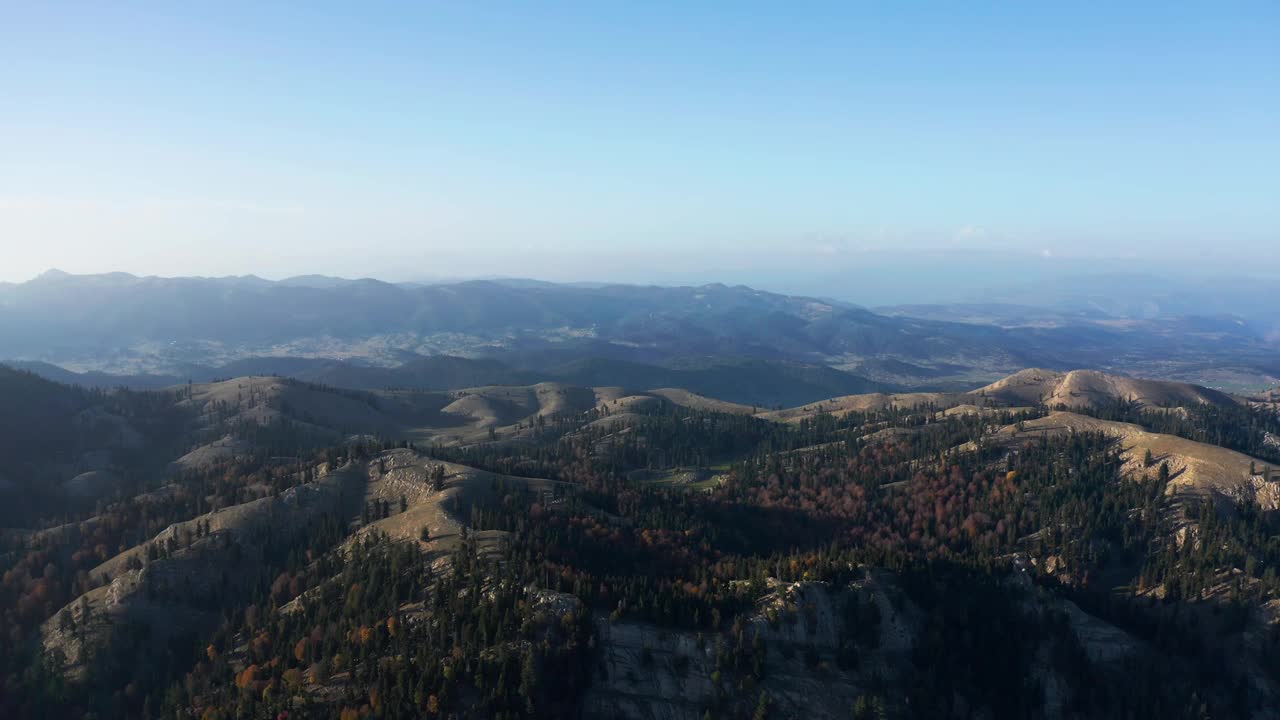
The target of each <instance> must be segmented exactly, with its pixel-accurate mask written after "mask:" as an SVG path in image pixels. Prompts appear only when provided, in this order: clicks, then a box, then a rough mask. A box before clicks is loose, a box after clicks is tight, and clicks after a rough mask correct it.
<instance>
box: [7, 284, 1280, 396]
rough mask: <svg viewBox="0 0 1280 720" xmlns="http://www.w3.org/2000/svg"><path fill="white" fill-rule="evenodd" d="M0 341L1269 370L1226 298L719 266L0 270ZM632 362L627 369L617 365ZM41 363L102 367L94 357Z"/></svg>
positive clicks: (577, 374) (500, 358)
mask: <svg viewBox="0 0 1280 720" xmlns="http://www.w3.org/2000/svg"><path fill="white" fill-rule="evenodd" d="M423 356H433V357H434V356H453V357H449V358H448V359H437V360H432V361H424V360H423ZM0 358H3V359H7V360H17V361H27V362H31V361H39V362H47V363H54V364H57V365H62V366H65V367H75V368H78V369H81V370H87V371H93V372H109V373H112V374H125V375H130V376H134V379H133V380H132V381H130V382H131V383H133V384H144V383H153V384H154V383H157V382H168V381H170V380H175V379H176V380H178V381H182V382H185V381H186V379H187V378H189V377H192V376H194V375H197V374H201V373H203V374H201V375H200V377H201V378H204V377H209V376H211V374H212V373H216V374H217V375H220V376H232V375H242V374H246V371H248V370H252V369H253V368H255V367H256V368H259V369H261V370H262V371H264V372H268V371H269V373H270V374H287V375H292V376H295V377H308V378H312V379H315V380H316V381H318V382H325V383H329V384H333V385H336V386H343V387H388V386H413V387H436V388H443V387H462V386H467V385H475V384H477V382H481V383H483V382H504V383H505V382H526V381H529V380H531V379H534V378H536V379H539V380H545V379H564V380H565V381H568V382H579V381H582V380H584V378H583V377H582V376H583V375H590V376H591V377H592V378H594V379H593V380H592V383H593V384H599V383H598V382H596V381H604V382H608V383H612V384H622V385H633V384H634V385H639V386H654V385H679V386H682V387H689V388H691V389H696V390H698V391H707V392H710V393H712V394H716V395H719V396H721V397H725V398H726V399H732V398H734V397H737V398H739V399H746V398H747V396H752V399H751V400H750V401H752V402H756V401H760V399H762V398H763V397H764V396H763V394H761V393H758V392H751V391H749V390H737V391H735V390H734V389H733V388H729V389H728V391H727V392H725V391H723V390H724V386H725V385H733V387H740V386H741V387H747V388H749V387H751V386H752V384H753V383H765V384H768V383H775V382H777V378H776V377H774V376H776V375H778V374H779V373H781V374H782V375H785V376H786V377H788V378H790V380H789V382H794V383H797V384H798V385H797V387H799V386H801V385H806V384H807V385H809V386H811V387H809V388H808V389H806V390H797V391H795V392H793V391H791V390H787V391H785V392H783V393H782V394H781V396H779V397H772V398H769V399H770V401H773V402H782V403H786V402H794V401H796V400H797V399H799V398H801V397H804V396H806V393H807V394H810V395H812V396H815V397H817V396H824V395H825V396H829V395H831V394H839V393H841V392H846V393H847V392H858V391H866V390H868V389H871V388H872V387H873V386H877V385H878V386H880V387H885V386H899V385H900V386H912V387H926V386H927V387H930V388H938V389H961V388H967V387H974V386H977V385H979V384H982V383H983V382H986V381H990V380H993V379H995V378H996V377H999V376H1001V375H1003V374H1007V373H1009V372H1012V371H1014V370H1017V369H1019V368H1023V367H1028V366H1035V367H1046V368H1056V369H1065V368H1079V367H1086V368H1100V369H1107V370H1112V371H1119V372H1126V373H1131V374H1144V375H1148V376H1152V377H1179V379H1188V380H1193V381H1194V380H1197V379H1201V378H1199V377H1198V376H1196V375H1195V373H1199V372H1202V371H1203V370H1205V369H1210V370H1213V371H1215V372H1222V371H1224V369H1227V370H1230V371H1231V373H1233V374H1232V375H1231V377H1232V378H1233V381H1234V380H1239V381H1240V382H1241V383H1245V384H1250V383H1251V384H1254V385H1263V384H1266V382H1267V378H1273V377H1274V376H1276V375H1280V359H1278V358H1277V352H1276V348H1275V346H1274V345H1273V344H1272V342H1271V341H1270V340H1268V338H1267V337H1265V335H1264V334H1263V333H1262V332H1260V331H1258V330H1256V329H1255V328H1254V327H1252V326H1251V325H1249V324H1248V323H1247V322H1244V321H1243V320H1241V319H1240V318H1236V317H1234V316H1221V315H1219V316H1213V317H1195V316H1178V317H1167V316H1161V317H1159V318H1153V319H1133V318H1116V317H1112V316H1108V315H1106V313H1105V312H1102V311H1101V310H1098V311H1089V312H1085V311H1080V310H1074V311H1070V312H1068V311H1063V312H1057V313H1055V312H1051V311H1046V310H1044V309H1028V307H1023V306H1016V305H1009V304H1001V305H984V306H900V307H895V308H888V309H886V310H885V311H884V312H873V311H871V310H868V309H865V308H862V307H858V306H854V305H850V304H845V303H840V302H837V301H832V300H825V299H818V298H810V297H799V296H786V295H778V294H773V293H768V292H762V291H759V290H754V289H752V288H748V287H744V286H735V287H729V286H725V285H718V284H713V285H703V286H698V287H657V286H631V285H598V286H596V285H556V284H552V283H543V282H538V281H470V282H459V283H445V284H435V285H430V284H392V283H385V282H381V281H378V280H371V279H361V280H345V279H341V278H331V277H322V276H304V277H298V278H291V279H289V280H284V281H278V282H275V281H269V280H264V279H262V278H257V277H253V276H245V277H229V278H159V277H136V276H133V275H128V274H123V273H114V274H108V275H88V276H81V275H68V274H66V273H60V272H56V271H52V272H49V273H46V274H44V275H42V276H40V277H38V278H36V279H34V280H31V281H29V282H26V283H22V284H17V285H12V284H11V285H0ZM463 358H470V359H472V360H475V361H476V362H465V361H464V360H463ZM318 360H324V361H325V362H318ZM337 360H342V361H345V362H334V361H337ZM481 361H491V362H490V364H486V363H485V362H481ZM238 363H239V364H238ZM244 363H248V366H245V365H243V364H244ZM575 364H576V365H575ZM28 367H32V368H33V369H35V370H36V371H37V372H41V373H42V374H45V375H47V376H48V375H50V374H54V375H56V372H57V371H56V370H51V369H49V368H44V369H43V370H41V369H40V368H39V367H35V366H28ZM726 367H732V368H735V369H736V370H735V372H736V373H737V375H735V374H734V373H725V372H724V368H726ZM713 368H714V369H715V372H713V373H707V372H705V371H707V370H708V369H713ZM827 369H831V372H826V370H827ZM840 371H847V372H843V373H841V372H840ZM762 372H763V373H764V374H763V375H761V373H762ZM689 373H692V375H689ZM698 373H702V375H701V376H699V375H698ZM832 373H840V374H832ZM850 373H852V375H850ZM1178 373H1191V375H1190V376H1186V377H1183V376H1179V375H1178ZM140 375H160V376H163V379H162V380H155V379H151V380H147V379H144V378H141V377H138V376H140ZM636 377H640V378H643V379H644V382H635V383H633V382H632V378H636ZM700 377H701V379H700ZM712 378H714V379H712ZM726 378H734V379H726ZM850 378H852V379H850ZM59 379H61V380H66V381H77V382H82V383H87V384H94V385H103V384H110V383H113V382H115V379H114V378H111V377H104V376H99V375H92V374H90V375H85V376H83V377H80V378H78V379H76V378H67V377H62V378H59ZM663 380H670V382H657V381H663ZM700 383H703V384H711V385H714V386H715V387H714V388H711V387H700V386H699V385H700ZM735 383H736V384H735ZM858 384H861V385H860V386H859V387H857V388H853V389H849V388H850V387H851V385H858ZM760 387H764V385H760Z"/></svg>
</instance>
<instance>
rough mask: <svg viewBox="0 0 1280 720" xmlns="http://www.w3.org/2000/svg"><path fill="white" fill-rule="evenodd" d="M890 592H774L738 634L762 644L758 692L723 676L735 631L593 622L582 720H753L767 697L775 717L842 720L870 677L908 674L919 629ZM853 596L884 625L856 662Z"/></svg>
mask: <svg viewBox="0 0 1280 720" xmlns="http://www.w3.org/2000/svg"><path fill="white" fill-rule="evenodd" d="M890 592H891V589H890V588H888V587H887V586H886V585H884V584H883V582H882V581H880V580H878V579H876V578H873V577H871V576H868V577H867V578H866V579H865V580H863V581H859V582H858V583H855V584H853V585H851V586H849V587H846V588H834V587H832V586H830V585H827V584H825V583H793V584H782V583H776V584H775V589H774V592H773V593H771V594H769V595H767V596H765V597H764V598H763V599H762V600H761V601H760V604H759V606H758V608H757V612H756V613H755V614H754V615H753V616H751V617H750V619H748V620H747V621H746V622H745V623H744V624H743V628H742V629H743V634H744V637H745V638H746V642H747V643H753V644H754V643H755V642H756V639H757V638H758V639H759V641H760V642H762V644H763V649H764V664H763V673H762V677H763V679H762V681H761V682H760V683H759V684H755V683H754V682H753V681H751V680H749V679H746V680H744V678H743V677H737V676H734V675H733V674H732V673H731V672H729V671H724V672H721V673H719V674H717V672H716V656H717V651H718V650H719V649H722V648H724V647H727V646H728V645H730V644H731V643H732V642H733V637H732V635H733V632H732V630H726V631H725V632H720V633H716V632H704V633H697V632H688V631H672V630H668V629H665V628H659V627H657V626H654V625H650V624H647V623H639V622H631V621H616V622H610V621H609V620H607V619H605V618H603V617H597V619H596V627H597V635H598V638H599V642H600V649H601V654H602V658H601V672H600V673H599V674H598V675H597V676H596V678H594V680H593V683H592V686H591V688H590V689H589V690H588V691H587V695H586V698H585V701H584V709H585V712H584V714H585V716H586V717H591V718H626V719H628V720H698V719H699V718H701V717H703V713H704V712H706V710H707V709H709V708H712V707H715V706H716V705H717V704H721V705H725V704H727V705H729V706H732V707H734V708H736V709H739V710H742V711H744V712H745V713H746V714H747V715H749V714H750V712H751V710H752V708H753V707H754V705H755V703H756V702H757V698H758V697H759V695H760V692H761V691H763V692H765V693H767V694H768V696H769V698H770V699H771V701H772V702H773V707H774V709H775V711H776V712H777V713H778V715H777V716H778V717H808V718H825V717H846V716H847V715H848V714H849V711H850V708H852V707H853V704H854V701H855V700H856V698H857V697H858V696H859V695H860V694H862V693H863V692H864V691H866V690H867V689H868V687H869V686H870V685H871V684H872V682H873V678H878V679H879V680H892V679H894V678H896V677H897V676H898V675H899V674H900V672H901V670H902V669H903V668H906V667H907V663H908V657H909V652H910V648H911V646H912V643H913V637H914V633H915V627H916V623H915V622H914V621H913V620H912V619H911V618H910V617H908V615H909V614H910V613H911V609H910V605H909V603H906V604H904V603H902V602H901V601H900V600H899V602H896V603H895V602H891V601H890V599H889V593H890ZM855 595H856V596H857V597H859V598H861V600H862V602H864V603H867V604H868V605H874V607H875V610H874V611H873V612H872V614H873V615H875V616H876V617H877V618H878V620H877V621H876V622H875V623H874V624H868V627H867V628H865V630H866V632H864V633H862V634H861V635H860V636H859V637H860V639H859V641H858V642H857V645H856V650H855V651H854V653H853V654H856V656H857V657H856V660H851V659H850V658H849V657H845V658H841V657H840V652H841V645H842V643H846V642H850V641H849V638H851V637H853V636H854V635H857V633H856V632H855V628H853V627H849V626H847V624H846V618H847V617H848V614H847V613H846V612H845V605H846V603H847V602H848V601H849V600H850V599H851V598H853V597H855ZM897 607H902V610H898V609H896V608H897ZM850 648H852V646H850ZM845 660H849V662H844V661H845ZM877 681H878V680H877Z"/></svg>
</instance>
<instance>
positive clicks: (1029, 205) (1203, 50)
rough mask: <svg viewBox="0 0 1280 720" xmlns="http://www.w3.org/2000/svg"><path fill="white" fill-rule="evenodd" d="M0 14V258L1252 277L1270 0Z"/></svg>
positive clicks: (236, 7)
mask: <svg viewBox="0 0 1280 720" xmlns="http://www.w3.org/2000/svg"><path fill="white" fill-rule="evenodd" d="M0 17H2V18H3V22H0V251H2V257H3V262H0V281H11V282H13V281H23V280H26V279H29V278H31V277H33V276H35V275H36V274H38V273H40V272H42V271H44V270H46V269H49V268H54V267H56V268H59V269H61V270H64V271H68V272H77V273H89V272H105V271H127V272H133V273H137V274H158V275H227V274H249V273H253V274H257V275H260V276H263V277H269V278H280V277H287V276H291V275H298V274H307V273H321V274H331V275H340V276H345V277H358V276H372V277H379V278H383V279H388V280H419V279H431V278H442V277H478V276H495V275H498V276H520V277H537V278H542V279H548V280H607V281H625V282H687V281H712V280H719V281H724V282H748V283H751V284H756V285H759V286H762V287H767V288H770V289H784V290H794V291H803V290H805V289H807V288H808V287H809V286H814V287H823V288H835V289H837V290H838V289H839V288H840V287H841V286H842V283H843V282H845V279H847V278H854V277H858V278H863V279H866V280H868V281H869V280H870V279H875V280H876V281H878V282H881V283H886V282H900V279H899V278H898V277H897V276H896V275H895V273H905V272H909V268H910V267H911V266H912V264H913V263H919V264H920V266H921V267H924V266H928V267H930V268H933V270H934V271H936V274H937V275H938V276H939V277H941V276H945V275H946V274H947V270H948V269H949V268H953V267H963V268H964V275H965V282H972V283H983V282H988V281H990V280H991V277H990V276H992V275H1000V274H1007V273H1010V272H1029V273H1033V274H1034V273H1035V272H1037V270H1036V268H1055V267H1067V266H1070V267H1072V268H1079V267H1086V266H1091V265H1093V264H1095V263H1096V264H1098V265H1099V266H1103V265H1105V266H1106V267H1107V268H1108V269H1141V270H1144V271H1153V270H1154V271H1161V272H1171V273H1184V274H1197V273H1201V274H1203V273H1209V272H1218V273H1237V274H1238V273H1251V274H1267V273H1273V272H1274V270H1272V268H1276V267H1280V201H1277V197H1278V194H1277V191H1278V190H1280V40H1278V38H1280V3H1275V2H1256V3H1250V2H1205V3H1186V4H1184V3H1178V2H1172V3H1171V2H1162V3H1143V2H1131V3H1096V4H1095V3H991V4H984V3H980V2H964V3H955V2H942V3H923V2H922V3H874V4H873V3H852V2H841V3H832V4H822V3H804V4H799V5H798V6H797V5H794V4H784V3H771V4H756V3H751V2H733V3H710V2H709V3H683V2H671V3H667V2H643V3H638V2H628V3H620V2H592V3H559V2H539V3H527V2H520V3H503V2H486V3H404V4H393V3H376V2H375V3H333V4H329V3H322V2H310V3H258V2H254V3H236V2H221V3H155V4H135V3H128V2H121V3H79V2H51V3H30V2H13V1H12V0H0ZM904 268H905V269H904ZM1019 268H1020V269H1019ZM1028 268H1030V269H1029V270H1028ZM928 277H931V278H932V277H933V275H929V276H928ZM829 294H830V293H829ZM835 294H839V293H838V292H837V293H835ZM845 294H852V295H857V293H856V292H851V293H845Z"/></svg>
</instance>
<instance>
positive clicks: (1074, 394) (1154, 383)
mask: <svg viewBox="0 0 1280 720" xmlns="http://www.w3.org/2000/svg"><path fill="white" fill-rule="evenodd" d="M974 394H977V395H982V396H987V397H990V398H992V399H994V400H996V401H998V402H1001V403H1003V404H1007V405H1046V406H1048V407H1059V406H1065V407H1098V406H1100V405H1103V404H1106V403H1113V402H1116V401H1125V402H1134V403H1137V404H1139V405H1142V406H1147V407H1161V408H1167V407H1186V406H1190V405H1199V404H1214V405H1229V404H1232V403H1235V402H1236V401H1235V400H1234V399H1233V398H1232V397H1231V396H1229V395H1227V394H1225V393H1222V392H1219V391H1217V390H1210V389H1209V388H1205V387H1200V386H1197V385H1192V384H1190V383H1181V382H1169V381H1163V380H1143V379H1138V378H1130V377H1124V376H1119V375H1109V374H1107V373H1102V372H1098V371H1096V370H1072V371H1071V372H1065V373H1063V372H1053V371H1050V370H1040V369H1028V370H1022V371H1020V372H1018V373H1015V374H1013V375H1011V376H1009V377H1007V378H1004V379H1003V380H998V381H996V382H994V383H992V384H990V385H987V386H986V387H983V388H979V389H978V390H975V391H974Z"/></svg>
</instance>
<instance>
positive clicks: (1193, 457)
mask: <svg viewBox="0 0 1280 720" xmlns="http://www.w3.org/2000/svg"><path fill="white" fill-rule="evenodd" d="M1078 432H1100V433H1104V434H1106V435H1108V436H1110V437H1113V438H1115V439H1116V440H1118V441H1119V442H1120V444H1121V449H1122V450H1123V452H1124V457H1125V459H1126V462H1125V472H1126V473H1128V474H1129V475H1130V476H1132V477H1138V478H1140V477H1143V476H1148V477H1154V476H1155V475H1156V474H1157V473H1158V472H1159V466H1160V465H1162V464H1166V465H1167V466H1168V471H1169V477H1170V482H1169V484H1168V487H1167V488H1166V493H1167V494H1169V495H1171V496H1175V495H1181V494H1184V493H1190V494H1193V495H1199V496H1211V495H1213V494H1214V493H1217V494H1220V495H1221V496H1223V497H1225V498H1229V499H1231V500H1233V501H1237V502H1239V501H1246V500H1247V501H1249V502H1256V503H1258V505H1259V506H1260V507H1261V508H1262V509H1263V510H1280V467H1272V466H1271V464H1269V463H1267V462H1266V461H1264V460H1260V459H1258V458H1252V457H1249V456H1247V455H1244V454H1243V453H1238V452H1235V451H1233V450H1228V449H1226V448H1222V447H1218V446H1216V445H1210V444H1207V443H1201V442H1195V441H1193V440H1188V439H1186V438H1181V437H1177V436H1175V435H1165V434H1160V433H1153V432H1149V431H1147V430H1146V429H1144V428H1142V427H1140V426H1138V425H1134V424H1131V423H1121V422H1111V421H1107V420H1099V419H1098V418H1093V417H1088V416H1085V415H1079V414H1076V413H1072V412H1053V413H1050V414H1049V415H1047V416H1046V417H1043V418H1039V419H1036V420H1031V421H1029V422H1026V423H1023V424H1022V426H1021V427H1015V426H1008V427H1005V428H1003V429H1001V430H999V431H998V432H997V433H995V435H994V436H993V437H992V440H993V441H995V442H1008V443H1015V444H1018V443H1025V442H1029V441H1032V440H1034V439H1035V438H1037V437H1039V436H1041V435H1064V434H1067V435H1069V434H1072V433H1078ZM1148 453H1150V456H1151V458H1152V464H1151V465H1147V464H1146V462H1145V458H1146V457H1147V454H1148Z"/></svg>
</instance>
